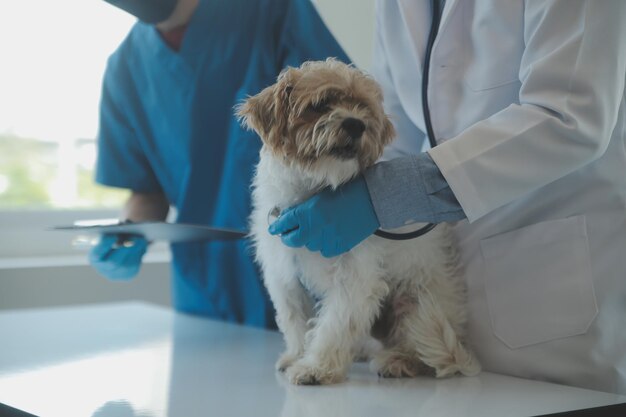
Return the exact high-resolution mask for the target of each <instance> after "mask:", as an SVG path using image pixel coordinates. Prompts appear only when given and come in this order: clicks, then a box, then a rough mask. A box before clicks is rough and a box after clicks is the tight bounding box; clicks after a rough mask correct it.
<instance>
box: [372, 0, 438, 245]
mask: <svg viewBox="0 0 626 417" xmlns="http://www.w3.org/2000/svg"><path fill="white" fill-rule="evenodd" d="M431 4H432V9H433V19H432V23H431V25H430V33H429V34H428V43H427V45H426V53H425V55H424V70H423V75H422V109H423V112H424V123H425V124H426V133H427V134H428V141H429V142H430V146H431V148H434V147H435V146H437V141H436V140H435V132H434V130H433V123H432V120H431V118H430V107H428V74H429V71H430V56H431V52H432V50H433V45H434V44H435V38H436V37H437V33H438V32H439V23H440V22H441V9H440V2H439V1H438V0H432V2H431ZM435 226H437V225H436V224H435V223H428V224H426V225H425V226H423V227H420V228H419V229H417V230H414V231H412V232H407V233H391V232H386V231H384V230H381V229H377V230H376V231H375V232H374V234H375V235H376V236H380V237H382V238H385V239H391V240H409V239H415V238H416V237H420V236H423V235H425V234H426V233H428V232H430V231H431V230H433V229H434V228H435Z"/></svg>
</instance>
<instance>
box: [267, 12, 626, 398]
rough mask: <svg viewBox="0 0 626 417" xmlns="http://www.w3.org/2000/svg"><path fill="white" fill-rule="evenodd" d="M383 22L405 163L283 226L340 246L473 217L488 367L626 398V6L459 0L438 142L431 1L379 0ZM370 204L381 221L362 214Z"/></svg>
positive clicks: (467, 242) (465, 239) (481, 336)
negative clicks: (393, 230) (386, 231)
mask: <svg viewBox="0 0 626 417" xmlns="http://www.w3.org/2000/svg"><path fill="white" fill-rule="evenodd" d="M439 1H440V0H439ZM376 16H377V19H378V25H377V42H376V52H375V56H374V68H373V73H374V75H375V77H376V78H377V80H378V81H379V82H380V83H381V84H382V86H383V89H384V92H385V102H386V105H387V111H388V113H389V114H390V115H391V117H392V118H393V121H394V124H395V126H396V130H397V133H398V136H397V139H396V141H395V142H394V143H393V144H392V145H391V147H390V148H389V149H388V152H387V155H386V156H387V158H389V159H391V158H396V159H392V160H390V161H388V162H383V163H380V164H377V165H375V166H374V167H372V168H371V169H370V170H368V171H367V172H366V173H365V175H364V178H365V180H366V181H367V185H368V187H367V188H368V189H369V194H370V195H369V196H367V195H365V196H364V195H363V194H367V192H344V191H343V190H341V189H340V190H339V192H333V191H328V190H326V191H324V192H322V193H320V194H319V195H318V197H316V199H311V200H308V201H306V202H303V203H302V204H300V205H298V206H296V207H294V208H293V210H291V211H290V214H292V215H291V216H290V218H289V219H287V220H288V221H286V222H283V223H284V225H283V226H282V228H281V227H277V226H275V227H274V230H272V231H273V232H277V233H280V232H284V231H285V230H283V229H286V228H287V226H289V227H293V226H294V224H297V223H298V222H304V221H309V222H311V223H312V224H316V222H317V224H319V221H318V220H319V218H321V219H323V221H324V222H326V223H328V225H326V226H325V227H324V228H323V233H322V235H320V236H321V237H320V236H313V233H317V232H315V231H312V232H311V233H310V235H309V236H304V235H303V233H301V232H300V230H301V228H300V229H295V232H292V233H291V234H289V233H288V236H287V237H283V241H284V242H285V243H286V244H289V245H291V246H306V247H308V248H309V249H315V250H317V249H318V248H319V247H320V246H321V247H322V254H324V249H323V248H330V250H329V249H326V255H325V256H327V255H329V256H333V255H335V254H337V252H341V251H346V250H349V249H350V248H351V247H353V246H354V245H356V244H358V243H359V242H360V241H361V240H362V239H364V238H366V237H367V236H369V234H371V233H372V231H373V230H374V229H375V228H376V227H378V226H380V227H383V228H390V227H397V226H399V225H403V224H410V223H415V222H424V221H431V222H440V221H451V220H460V219H464V218H466V219H467V220H463V221H460V222H458V223H457V224H456V226H455V231H456V235H457V237H458V242H459V245H460V248H461V252H462V263H463V267H464V271H465V276H466V280H467V286H468V302H469V311H470V317H469V335H470V340H469V341H470V343H471V345H472V347H473V348H474V350H475V351H476V353H477V355H478V357H479V359H480V361H481V362H482V364H483V367H484V369H486V370H488V371H494V372H499V373H504V374H509V375H515V376H520V377H524V378H533V379H541V380H547V381H553V382H557V383H563V384H569V385H576V386H581V387H587V388H591V389H596V390H603V391H611V392H619V393H623V394H626V329H625V328H624V321H625V319H626V99H625V93H624V91H625V79H626V1H624V0H549V1H548V0H526V1H522V0H508V1H501V0H448V1H447V2H446V3H445V7H444V8H443V12H442V13H441V16H440V18H441V20H440V26H439V32H438V34H437V37H436V38H435V41H434V44H433V47H432V52H431V61H430V71H429V80H430V83H429V88H428V102H429V107H430V116H431V120H432V125H433V129H434V137H435V139H436V141H437V144H438V145H437V146H436V147H435V148H433V149H430V150H428V151H427V152H421V151H422V150H423V149H425V148H426V147H427V146H425V145H428V142H429V140H428V138H427V136H426V134H425V133H424V132H427V129H426V123H425V117H424V109H423V108H422V100H421V96H422V81H423V63H424V59H425V51H426V46H427V39H428V36H429V30H430V27H431V19H432V18H433V6H432V5H431V1H430V0H379V1H378V3H377V11H376ZM433 161H434V163H433ZM362 180H363V178H362V177H360V178H357V180H356V181H355V182H359V181H360V182H362ZM352 189H355V187H346V190H352ZM333 193H334V194H333ZM438 196H439V197H438ZM368 197H369V199H371V203H372V204H371V205H370V204H369V202H368ZM435 197H436V198H435ZM320 201H322V202H323V204H320ZM372 205H373V209H374V210H375V212H376V217H377V220H378V224H375V223H376V221H372V220H371V216H367V215H362V214H361V213H363V212H368V211H371V210H372V208H371V206H372ZM324 211H325V213H324ZM341 213H348V214H346V215H342V214H341ZM350 213H354V214H352V215H350ZM368 219H369V220H368ZM280 221H281V219H280V218H279V221H278V222H276V223H279V222H280ZM334 223H336V224H334ZM279 226H280V225H279ZM305 229H306V228H305ZM318 229H320V228H318ZM309 230H310V228H309ZM320 233H321V232H320ZM320 233H317V234H318V235H319V234H320ZM320 241H321V245H320V243H319V242H320ZM312 242H313V244H312ZM334 248H339V250H334Z"/></svg>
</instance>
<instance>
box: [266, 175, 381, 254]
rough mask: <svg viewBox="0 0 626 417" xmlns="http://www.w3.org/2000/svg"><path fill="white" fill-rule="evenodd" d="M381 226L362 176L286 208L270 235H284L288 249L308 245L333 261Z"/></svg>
mask: <svg viewBox="0 0 626 417" xmlns="http://www.w3.org/2000/svg"><path fill="white" fill-rule="evenodd" d="M379 226H380V224H379V222H378V218H377V217H376V213H375V211H374V206H373V205H372V201H371V199H370V194H369V191H368V189H367V184H366V183H365V179H364V178H363V177H362V176H360V177H358V178H356V179H355V180H353V181H350V182H348V183H346V184H343V185H341V186H340V187H338V188H337V189H336V190H334V191H333V190H331V189H326V190H324V191H322V192H320V193H319V194H316V195H314V196H313V197H311V198H310V199H308V200H307V201H304V202H303V203H300V204H298V205H297V206H294V207H290V208H288V209H286V210H285V211H283V212H282V213H281V215H280V217H279V218H278V219H277V220H276V221H275V222H274V223H272V224H271V225H270V227H269V232H270V233H271V234H272V235H280V236H281V240H282V241H283V243H284V244H285V245H287V246H290V247H292V248H297V247H302V246H305V247H306V248H307V249H309V250H310V251H314V252H318V251H319V252H321V254H322V256H324V257H326V258H332V257H334V256H338V255H341V254H342V253H344V252H347V251H349V250H350V249H352V248H353V247H355V246H356V245H358V244H359V243H361V241H363V240H364V239H366V238H367V237H369V236H370V235H371V234H372V233H374V231H375V230H376V229H378V227H379Z"/></svg>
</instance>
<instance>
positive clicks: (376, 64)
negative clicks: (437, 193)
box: [371, 2, 426, 161]
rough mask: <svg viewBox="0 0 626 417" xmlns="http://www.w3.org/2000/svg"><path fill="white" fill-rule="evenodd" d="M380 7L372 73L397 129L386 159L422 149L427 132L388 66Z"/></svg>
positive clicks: (385, 155) (386, 150) (384, 156)
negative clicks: (414, 119)
mask: <svg viewBox="0 0 626 417" xmlns="http://www.w3.org/2000/svg"><path fill="white" fill-rule="evenodd" d="M380 7H381V4H380V2H376V30H375V38H374V51H373V54H372V68H371V74H372V76H373V77H374V78H375V79H376V81H377V82H378V83H379V84H380V86H381V88H382V89H383V96H384V103H383V104H384V107H385V112H386V113H387V115H388V116H389V118H390V119H391V122H392V123H393V125H394V127H395V129H396V137H395V139H394V141H393V142H391V144H390V145H388V146H387V147H386V148H385V151H384V153H383V156H382V158H381V159H382V160H384V161H387V160H390V159H393V158H398V157H401V156H407V155H413V154H415V152H416V150H420V149H422V147H423V145H424V141H425V138H426V135H425V134H424V132H422V131H421V130H420V129H419V128H418V127H417V126H416V125H415V123H413V122H412V121H411V119H410V118H409V116H407V114H406V112H405V111H404V108H403V106H402V103H401V102H400V98H399V97H398V94H397V93H396V85H395V83H394V81H393V79H392V76H391V71H390V70H389V59H388V56H387V53H386V51H385V46H384V42H383V39H382V36H383V34H382V32H381V28H382V27H383V26H382V22H380V18H381V16H382V15H383V13H382V11H381V10H379V8H380ZM403 145H404V146H403Z"/></svg>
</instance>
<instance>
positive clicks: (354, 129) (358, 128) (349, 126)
mask: <svg viewBox="0 0 626 417" xmlns="http://www.w3.org/2000/svg"><path fill="white" fill-rule="evenodd" d="M341 128H342V129H343V130H345V131H346V132H347V133H348V135H350V137H351V138H352V139H359V138H360V137H361V135H363V132H364V131H365V123H363V122H362V121H360V120H359V119H355V118H354V117H348V118H347V119H345V120H344V121H343V122H341Z"/></svg>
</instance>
